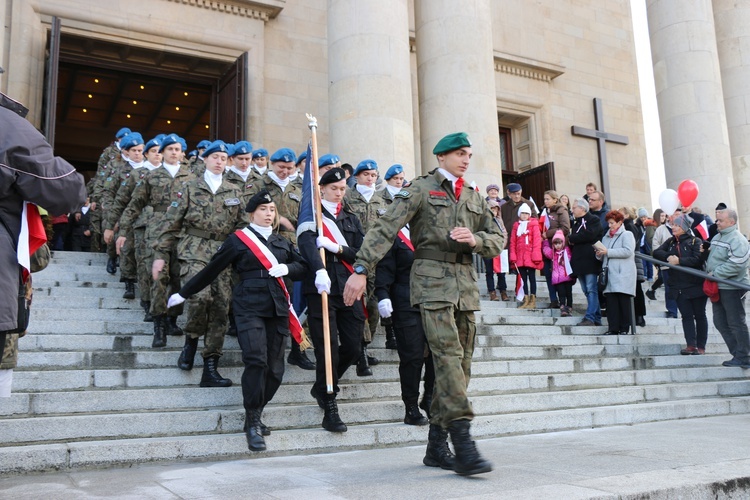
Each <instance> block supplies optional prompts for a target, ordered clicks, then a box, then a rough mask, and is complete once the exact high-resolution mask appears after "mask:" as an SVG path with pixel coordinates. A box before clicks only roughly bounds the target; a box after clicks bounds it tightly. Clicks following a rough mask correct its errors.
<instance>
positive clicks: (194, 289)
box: [180, 229, 307, 326]
mask: <svg viewBox="0 0 750 500" xmlns="http://www.w3.org/2000/svg"><path fill="white" fill-rule="evenodd" d="M250 231H253V230H252V229H250ZM253 232H254V233H255V234H256V235H257V236H258V239H259V240H260V241H261V242H265V243H266V246H267V247H268V248H269V250H271V253H272V254H273V255H274V256H275V257H276V260H278V261H279V264H286V265H287V266H288V267H289V274H288V275H287V276H285V278H289V279H290V280H299V279H302V277H303V276H305V275H306V274H307V266H306V265H305V262H304V261H303V260H302V257H301V256H300V254H299V253H297V251H296V250H295V249H294V247H293V246H292V244H291V243H290V242H289V240H287V239H286V238H284V237H282V236H279V235H278V234H271V235H270V236H269V237H268V241H266V240H265V239H264V238H263V237H262V236H261V235H259V234H258V233H256V232H255V231H253ZM230 264H231V265H232V267H233V269H234V270H235V272H237V274H238V275H239V277H240V282H239V283H238V284H237V286H235V287H234V300H233V306H234V311H235V314H236V313H237V312H238V311H243V312H246V313H251V314H254V315H256V316H261V317H266V318H269V317H272V316H287V315H288V314H289V306H288V304H287V300H286V297H285V295H284V291H283V290H282V289H281V285H280V284H279V282H278V280H277V279H276V278H273V277H271V276H269V275H268V272H267V271H266V269H265V267H263V265H262V264H261V263H260V261H259V260H258V258H257V257H256V256H255V254H253V252H252V251H250V249H249V248H248V247H247V245H245V244H244V243H243V242H242V241H241V240H240V239H239V238H238V237H237V236H236V235H235V234H234V233H232V234H230V235H229V237H228V238H227V239H226V241H225V242H224V243H223V244H222V245H221V248H219V251H218V252H216V254H215V255H214V256H213V257H212V258H211V261H210V262H209V263H208V265H207V266H206V267H204V268H203V270H201V271H200V272H199V273H198V274H196V275H195V276H194V277H193V278H192V279H191V280H190V281H188V282H187V283H185V285H184V286H183V287H182V289H180V295H182V296H183V297H185V298H188V297H190V296H191V295H194V294H196V293H198V292H200V291H201V290H203V289H204V288H205V287H207V286H208V285H210V284H211V282H212V281H213V280H214V279H215V278H216V277H217V276H218V275H219V274H220V273H221V272H222V271H223V270H224V269H226V268H227V267H228V266H229V265H230ZM269 298H270V299H271V300H269ZM238 326H240V325H238Z"/></svg>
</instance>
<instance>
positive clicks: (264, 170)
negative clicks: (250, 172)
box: [253, 165, 268, 175]
mask: <svg viewBox="0 0 750 500" xmlns="http://www.w3.org/2000/svg"><path fill="white" fill-rule="evenodd" d="M253 168H254V169H255V171H256V172H258V173H259V174H260V175H263V174H265V173H266V170H268V167H263V168H261V167H259V166H258V165H253Z"/></svg>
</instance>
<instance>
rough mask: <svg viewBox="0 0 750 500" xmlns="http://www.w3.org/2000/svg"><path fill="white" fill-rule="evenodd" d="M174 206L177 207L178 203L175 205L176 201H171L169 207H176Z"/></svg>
mask: <svg viewBox="0 0 750 500" xmlns="http://www.w3.org/2000/svg"><path fill="white" fill-rule="evenodd" d="M176 206H179V203H177V202H176V201H173V202H172V204H171V205H170V207H176Z"/></svg>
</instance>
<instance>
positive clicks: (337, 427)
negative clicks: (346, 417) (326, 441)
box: [322, 398, 346, 432]
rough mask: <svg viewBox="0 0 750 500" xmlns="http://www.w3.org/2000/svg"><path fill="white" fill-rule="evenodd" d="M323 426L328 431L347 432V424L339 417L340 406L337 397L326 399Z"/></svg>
mask: <svg viewBox="0 0 750 500" xmlns="http://www.w3.org/2000/svg"><path fill="white" fill-rule="evenodd" d="M324 403H325V407H324V408H323V411H324V412H325V415H324V416H323V424H322V425H323V428H324V429H325V430H327V431H328V432H346V424H345V423H344V422H342V421H341V417H339V407H338V405H337V404H336V398H328V399H326V400H325V401H324Z"/></svg>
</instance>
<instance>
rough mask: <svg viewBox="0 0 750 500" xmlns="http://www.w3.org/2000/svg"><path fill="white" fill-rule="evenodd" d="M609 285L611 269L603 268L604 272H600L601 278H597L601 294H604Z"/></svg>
mask: <svg viewBox="0 0 750 500" xmlns="http://www.w3.org/2000/svg"><path fill="white" fill-rule="evenodd" d="M607 283H609V268H608V267H607V266H603V267H602V270H601V271H599V276H598V277H597V278H596V285H597V287H598V288H599V291H600V292H603V291H604V289H605V288H607Z"/></svg>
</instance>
